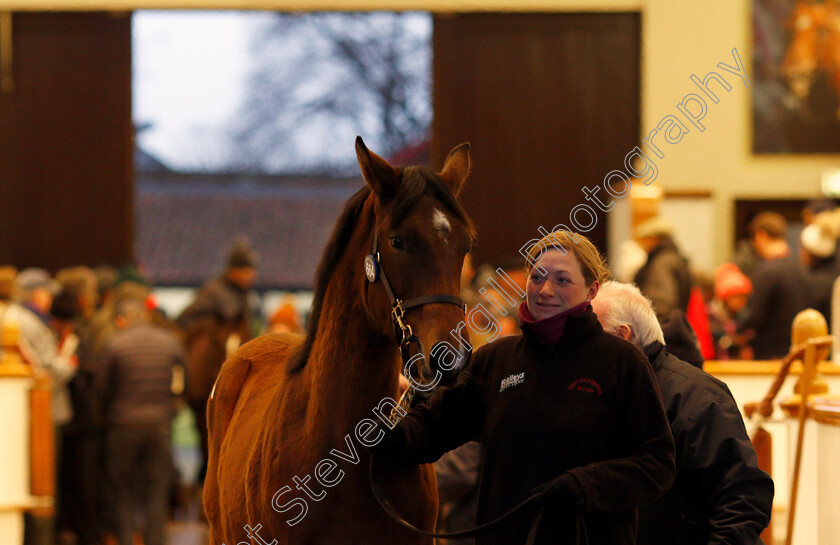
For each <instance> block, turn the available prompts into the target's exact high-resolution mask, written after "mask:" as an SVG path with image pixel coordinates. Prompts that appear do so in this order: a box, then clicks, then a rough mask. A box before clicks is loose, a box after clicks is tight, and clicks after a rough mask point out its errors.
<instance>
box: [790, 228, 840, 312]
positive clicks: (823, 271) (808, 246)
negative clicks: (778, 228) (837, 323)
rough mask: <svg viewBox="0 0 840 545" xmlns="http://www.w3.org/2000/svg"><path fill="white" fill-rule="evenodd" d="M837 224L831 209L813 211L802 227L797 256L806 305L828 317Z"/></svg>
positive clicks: (835, 269) (834, 266) (835, 264)
mask: <svg viewBox="0 0 840 545" xmlns="http://www.w3.org/2000/svg"><path fill="white" fill-rule="evenodd" d="M837 235H838V225H837V222H836V221H835V216H834V214H832V213H831V212H823V213H822V214H817V215H816V216H815V217H814V219H813V220H812V222H811V223H810V225H808V226H807V227H805V229H803V230H802V234H801V235H800V243H799V259H800V261H801V262H802V265H803V266H804V267H805V270H806V272H807V277H808V306H809V307H810V308H813V309H816V310H818V311H820V313H821V314H822V315H823V316H824V317H825V318H826V320H829V319H830V316H831V289H832V286H833V285H834V279H835V278H837V263H836V258H835V255H836V249H837Z"/></svg>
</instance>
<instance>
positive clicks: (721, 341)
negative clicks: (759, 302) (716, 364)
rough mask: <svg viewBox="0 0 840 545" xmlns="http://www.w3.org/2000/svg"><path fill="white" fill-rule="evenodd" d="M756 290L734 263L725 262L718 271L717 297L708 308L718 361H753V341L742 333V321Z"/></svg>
mask: <svg viewBox="0 0 840 545" xmlns="http://www.w3.org/2000/svg"><path fill="white" fill-rule="evenodd" d="M752 290H753V286H752V282H750V279H749V278H747V275H745V274H744V273H742V272H741V271H740V270H738V267H737V266H736V265H735V264H734V263H724V264H723V265H721V266H720V267H718V269H717V271H715V287H714V298H713V299H712V300H711V301H710V302H709V304H708V308H709V319H710V322H711V327H712V337H713V338H714V342H715V351H716V354H715V358H716V359H719V360H751V359H753V351H752V348H750V346H749V339H748V338H747V336H745V335H743V334H741V333H738V318H739V316H740V315H741V313H742V312H743V310H744V308H745V307H746V306H747V301H748V300H749V297H750V294H752Z"/></svg>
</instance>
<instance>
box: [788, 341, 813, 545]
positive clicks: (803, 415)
mask: <svg viewBox="0 0 840 545" xmlns="http://www.w3.org/2000/svg"><path fill="white" fill-rule="evenodd" d="M802 364H803V370H802V376H801V377H800V379H799V384H800V388H801V390H802V391H801V392H800V395H801V399H800V401H799V414H797V418H798V420H799V432H798V433H797V437H796V455H795V458H794V464H793V483H792V484H791V488H790V504H789V505H788V523H787V537H786V538H785V545H791V542H792V540H793V522H794V519H795V517H796V496H797V493H798V492H799V470H800V466H801V464H802V445H803V441H804V439H805V420H806V419H807V418H808V394H809V392H810V389H811V382H812V381H813V379H814V375H815V374H816V371H817V345H816V343H814V342H810V341H809V342H808V345H807V346H806V347H805V358H804V360H803V362H802Z"/></svg>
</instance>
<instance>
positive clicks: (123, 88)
mask: <svg viewBox="0 0 840 545" xmlns="http://www.w3.org/2000/svg"><path fill="white" fill-rule="evenodd" d="M13 40H14V61H13V62H14V65H13V72H14V80H15V88H14V90H13V91H12V92H11V93H0V263H12V264H15V265H17V266H18V267H26V266H40V267H45V268H47V269H50V270H53V271H54V270H56V269H58V268H60V267H64V266H68V265H75V264H91V265H93V264H96V263H99V262H111V263H117V264H118V263H122V262H125V261H129V260H130V259H131V257H132V236H133V235H132V222H133V217H132V213H131V211H132V186H133V176H134V174H133V163H132V161H133V159H132V157H133V156H132V138H133V127H132V121H131V17H130V15H129V14H106V13H15V14H14V15H13Z"/></svg>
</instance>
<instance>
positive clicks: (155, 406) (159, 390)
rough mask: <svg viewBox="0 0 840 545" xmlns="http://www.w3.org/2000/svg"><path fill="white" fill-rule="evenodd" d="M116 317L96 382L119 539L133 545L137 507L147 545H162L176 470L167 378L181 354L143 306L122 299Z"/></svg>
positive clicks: (177, 344)
mask: <svg viewBox="0 0 840 545" xmlns="http://www.w3.org/2000/svg"><path fill="white" fill-rule="evenodd" d="M114 312H115V316H116V323H117V328H118V331H117V332H116V333H114V335H113V336H112V337H111V339H110V341H109V342H108V345H107V347H106V349H105V356H104V358H103V361H102V367H101V369H100V370H99V373H98V374H97V377H96V379H97V382H96V384H97V389H98V390H99V392H100V396H101V398H102V399H103V402H104V407H105V422H106V426H107V432H106V435H107V439H106V453H107V456H106V460H107V464H106V466H107V467H106V469H107V475H108V483H109V485H110V487H111V491H112V494H113V508H114V517H115V523H116V532H117V539H118V542H119V545H133V543H134V527H135V518H134V517H135V509H137V508H138V507H140V506H141V505H142V506H143V507H142V508H141V509H140V511H141V512H142V513H143V514H144V515H145V521H146V522H145V540H144V543H145V545H163V543H164V541H163V538H164V534H163V529H164V523H165V522H166V519H167V505H168V494H169V487H170V484H171V483H172V480H173V471H174V469H173V466H172V457H171V445H170V422H171V420H172V417H173V413H174V403H173V395H172V391H171V387H172V373H173V369H174V368H175V367H176V366H178V365H182V364H183V361H184V352H183V348H182V347H181V344H180V342H179V341H178V339H177V337H176V336H175V335H174V334H173V333H171V332H170V331H167V330H166V329H163V328H161V327H159V326H156V325H155V324H153V323H152V322H151V320H150V319H149V315H148V311H147V310H146V307H145V303H144V302H143V301H140V300H137V299H134V298H128V299H123V300H122V301H119V302H118V303H117V304H116V307H115V309H114ZM141 499H142V500H143V501H142V502H141Z"/></svg>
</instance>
